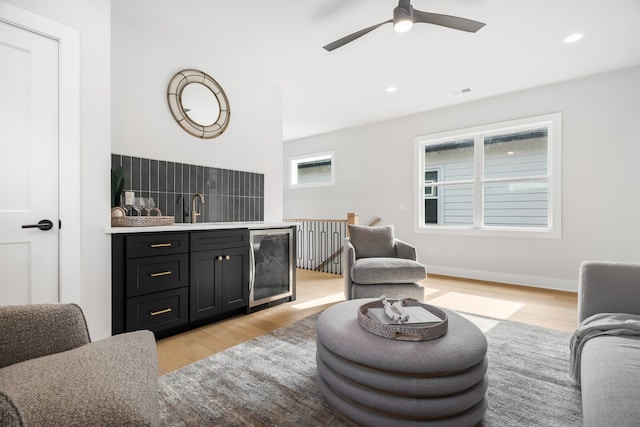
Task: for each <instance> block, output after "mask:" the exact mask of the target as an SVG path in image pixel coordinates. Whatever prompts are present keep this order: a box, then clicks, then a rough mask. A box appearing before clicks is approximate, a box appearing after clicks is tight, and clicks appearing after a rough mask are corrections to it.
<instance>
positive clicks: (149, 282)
mask: <svg viewBox="0 0 640 427" xmlns="http://www.w3.org/2000/svg"><path fill="white" fill-rule="evenodd" d="M126 281H127V297H134V296H138V295H144V294H149V293H152V292H158V291H168V290H169V289H176V288H181V287H184V286H189V254H178V255H163V256H154V257H147V258H134V259H129V260H127V273H126Z"/></svg>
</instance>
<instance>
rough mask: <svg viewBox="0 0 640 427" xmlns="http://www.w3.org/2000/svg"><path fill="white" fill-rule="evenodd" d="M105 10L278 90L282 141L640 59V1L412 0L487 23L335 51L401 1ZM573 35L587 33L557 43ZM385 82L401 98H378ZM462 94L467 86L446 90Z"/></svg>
mask: <svg viewBox="0 0 640 427" xmlns="http://www.w3.org/2000/svg"><path fill="white" fill-rule="evenodd" d="M113 5H114V6H113V7H114V9H118V8H119V9H120V11H119V13H116V14H114V16H122V14H125V15H127V16H128V17H129V18H131V19H132V22H133V21H138V22H141V21H146V20H149V21H151V20H152V21H153V22H154V23H155V24H156V25H157V24H160V25H164V26H165V28H167V30H168V31H169V30H170V31H171V32H172V34H175V35H176V36H177V37H178V36H180V37H188V38H189V40H190V43H191V44H193V43H198V42H197V40H202V41H201V42H200V43H202V49H203V52H215V54H216V55H220V57H223V58H225V59H226V60H228V61H231V62H232V63H233V64H234V67H236V68H237V69H239V70H242V71H243V72H246V73H249V74H252V75H255V76H257V77H258V78H259V79H262V80H264V81H266V82H269V83H270V84H272V85H275V86H277V87H280V88H282V91H283V102H284V104H283V136H284V139H285V140H293V139H298V138H303V137H306V136H310V135H315V134H320V133H325V132H330V131H334V130H338V129H343V128H347V127H352V126H357V125H362V124H367V123H372V122H377V121H381V120H386V119H391V118H394V117H400V116H405V115H409V114H413V113H418V112H423V111H427V110H432V109H437V108H441V107H445V106H449V105H453V104H458V103H463V102H469V101H473V100H477V99H480V98H486V97H490V96H495V95H499V94H504V93H508V92H513V91H518V90H522V89H526V88H531V87H536V86H541V85H546V84H550V83H554V82H559V81H563V80H569V79H573V78H576V77H581V76H587V75H591V74H597V73H601V72H605V71H609V70H614V69H620V68H626V67H630V66H634V65H638V64H640V24H639V22H640V1H639V0H614V1H606V0H519V1H516V0H447V1H444V0H412V5H413V7H414V8H416V9H419V10H423V11H428V12H435V13H442V14H448V15H456V16H461V17H464V18H469V19H473V20H477V21H482V22H485V23H486V26H485V27H484V28H482V29H481V30H480V31H478V32H477V33H475V34H473V33H466V32H462V31H455V30H451V29H448V28H443V27H438V26H433V25H427V24H418V25H415V26H414V27H413V29H412V30H411V31H410V32H408V33H404V34H397V33H395V32H394V31H393V29H392V26H391V25H390V24H387V25H385V26H382V27H380V28H378V29H377V30H375V31H373V32H371V33H369V34H367V35H365V36H363V37H362V38H360V39H358V40H356V41H354V42H352V43H350V44H348V45H346V46H343V47H341V48H339V49H336V50H334V51H333V52H327V51H325V50H324V49H322V46H324V45H326V44H328V43H330V42H332V41H334V40H336V39H338V38H341V37H343V36H345V35H347V34H350V33H353V32H355V31H357V30H360V29H362V28H365V27H368V26H371V25H374V24H377V23H380V22H383V21H385V20H387V19H390V18H391V17H392V11H393V8H394V7H395V6H396V5H397V0H375V1H374V0H268V1H267V0H243V1H240V0H215V1H211V0H181V1H179V2H178V1H176V0H133V1H132V0H129V1H114V3H113ZM576 32H580V33H583V34H584V38H583V39H582V40H580V41H578V42H577V43H574V44H565V43H562V39H563V38H565V37H566V36H568V35H570V34H572V33H576ZM220 34H225V36H224V38H223V39H221V38H220V36H219V35H220ZM211 72H212V73H215V71H211ZM221 83H222V84H223V85H224V83H223V82H221ZM391 85H393V86H396V87H397V89H398V90H397V92H395V93H392V94H389V93H387V92H386V91H385V89H386V88H387V87H388V86H391ZM462 88H471V90H472V91H471V92H470V93H467V94H462V95H456V96H454V95H451V92H452V91H455V90H459V89H462ZM639 95H640V94H639ZM593 102H597V100H593Z"/></svg>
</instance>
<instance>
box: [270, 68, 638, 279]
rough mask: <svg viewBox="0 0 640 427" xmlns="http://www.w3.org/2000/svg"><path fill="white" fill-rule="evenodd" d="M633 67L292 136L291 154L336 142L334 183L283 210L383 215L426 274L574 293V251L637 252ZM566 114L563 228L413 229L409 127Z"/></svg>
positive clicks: (605, 256) (612, 255)
mask: <svg viewBox="0 0 640 427" xmlns="http://www.w3.org/2000/svg"><path fill="white" fill-rule="evenodd" d="M638 94H640V68H638V67H635V68H631V69H625V70H620V71H617V72H612V73H607V74H602V75H598V76H593V77H589V78H583V79H579V80H573V81H569V82H565V83H560V84H556V85H551V86H546V87H541V88H537V89H532V90H527V91H523V92H519V93H513V94H508V95H504V96H499V97H495V98H490V99H485V100H479V101H476V102H470V103H467V104H463V105H459V106H455V107H450V108H445V109H441V110H436V111H430V112H426V113H422V114H417V115H413V116H409V117H404V118H401V119H397V120H391V121H387V122H383V123H379V124H374V125H370V126H363V127H358V128H353V129H347V130H343V131H339V132H334V133H330V134H325V135H319V136H315V137H310V138H305V139H300V140H296V141H290V142H287V143H285V148H284V166H283V171H284V174H285V175H284V176H285V177H286V176H287V160H288V157H289V156H296V155H301V154H306V153H313V152H318V151H326V150H335V151H336V185H335V186H333V187H320V188H307V189H293V190H292V189H289V188H288V182H286V181H285V183H284V185H283V189H284V215H285V217H286V218H344V217H345V215H346V212H358V213H359V214H360V219H361V223H362V224H366V223H368V222H369V221H371V220H372V219H373V218H375V217H377V216H380V217H381V218H382V220H383V223H384V224H394V225H395V230H396V234H397V236H398V237H400V238H401V239H404V240H407V241H409V242H412V243H413V244H415V245H416V247H417V250H418V255H419V258H420V260H421V261H422V262H423V263H425V264H426V265H427V268H428V270H429V271H430V272H432V273H438V274H446V275H453V276H459V277H470V278H476V279H483V280H494V281H502V282H509V283H516V284H524V285H531V286H539V287H547V288H554V289H564V290H571V291H577V277H578V267H579V265H580V262H581V261H582V260H586V259H599V260H617V261H627V262H640V240H639V239H638V238H637V236H638V235H640V221H639V220H638V218H640V193H639V191H638V188H637V183H638V182H639V180H638V173H637V171H638V161H639V159H640V143H639V139H640V138H639V137H638V134H637V133H636V132H637V126H636V123H637V120H638V118H639V117H640V97H638ZM553 112H561V113H562V123H563V129H562V138H563V140H562V143H563V153H562V158H563V170H562V175H563V176H562V179H563V188H562V212H563V220H562V238H561V239H539V238H526V239H524V238H498V237H478V236H452V235H445V234H418V233H415V232H414V226H413V225H414V220H415V219H414V214H413V212H414V203H416V201H415V200H413V197H412V194H413V188H414V187H413V182H414V181H413V179H414V177H413V174H414V137H416V136H419V135H424V134H429V133H436V132H443V131H447V130H453V129H459V128H465V127H471V126H478V125H483V124H488V123H493V122H500V121H505V120H511V119H517V118H522V117H529V116H535V115H542V114H547V113H553Z"/></svg>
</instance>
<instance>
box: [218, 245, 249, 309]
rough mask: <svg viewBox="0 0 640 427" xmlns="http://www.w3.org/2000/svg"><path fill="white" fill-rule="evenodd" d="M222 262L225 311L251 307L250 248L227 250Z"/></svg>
mask: <svg viewBox="0 0 640 427" xmlns="http://www.w3.org/2000/svg"><path fill="white" fill-rule="evenodd" d="M223 252H224V256H223V262H222V277H221V278H220V280H221V283H222V304H223V309H222V310H223V311H228V310H234V309H236V308H242V307H246V306H247V305H249V248H247V247H243V248H232V249H225V250H224V251H223Z"/></svg>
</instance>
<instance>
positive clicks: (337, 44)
mask: <svg viewBox="0 0 640 427" xmlns="http://www.w3.org/2000/svg"><path fill="white" fill-rule="evenodd" d="M389 22H393V19H389V20H388V21H384V22H381V23H379V24H376V25H372V26H370V27H367V28H365V29H363V30H360V31H356V32H355V33H353V34H349V35H348V36H345V37H343V38H341V39H339V40H336V41H334V42H333V43H329V44H328V45H326V46H323V49H325V50H327V51H329V52H331V51H332V50H334V49H337V48H339V47H341V46H344V45H345V44H347V43H351V42H352V41H354V40H355V39H358V38H360V37H362V36H364V35H365V34H367V33H370V32H371V31H373V30H375V29H376V28H378V27H380V26H382V25H384V24H388V23H389Z"/></svg>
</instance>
